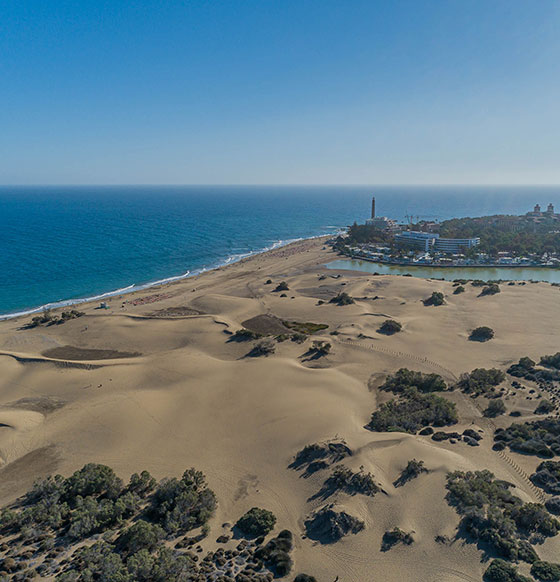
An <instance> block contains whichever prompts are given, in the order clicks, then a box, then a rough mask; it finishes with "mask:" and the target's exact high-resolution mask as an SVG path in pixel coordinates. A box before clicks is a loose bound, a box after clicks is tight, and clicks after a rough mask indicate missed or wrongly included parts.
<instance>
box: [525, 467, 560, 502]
mask: <svg viewBox="0 0 560 582" xmlns="http://www.w3.org/2000/svg"><path fill="white" fill-rule="evenodd" d="M531 481H532V482H533V483H534V484H535V485H536V486H537V487H540V488H541V489H544V490H545V491H546V492H547V493H551V494H552V495H560V461H543V462H542V463H541V464H540V465H539V466H538V467H537V470H536V471H535V472H534V473H533V474H532V475H531Z"/></svg>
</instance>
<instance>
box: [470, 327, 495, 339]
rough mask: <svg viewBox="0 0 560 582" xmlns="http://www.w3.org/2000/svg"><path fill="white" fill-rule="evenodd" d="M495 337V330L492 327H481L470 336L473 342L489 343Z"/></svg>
mask: <svg viewBox="0 0 560 582" xmlns="http://www.w3.org/2000/svg"><path fill="white" fill-rule="evenodd" d="M493 337H494V330H493V329H492V328H491V327H486V326H484V325H483V326H481V327H477V328H475V329H473V330H472V331H471V334H470V336H469V339H470V340H471V341H475V342H487V341H488V340H491V339H492V338H493Z"/></svg>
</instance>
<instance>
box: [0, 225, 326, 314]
mask: <svg viewBox="0 0 560 582" xmlns="http://www.w3.org/2000/svg"><path fill="white" fill-rule="evenodd" d="M324 228H333V227H324ZM325 235H332V233H324V234H317V235H314V236H308V237H299V238H291V239H286V240H283V239H280V240H277V241H275V242H273V243H272V244H270V245H268V246H266V247H263V248H260V249H256V250H253V251H247V252H246V253H236V254H233V255H229V256H228V257H226V258H225V259H222V260H220V261H217V262H216V263H213V264H211V265H207V266H205V267H201V268H200V269H196V270H194V271H186V272H185V273H183V274H182V275H175V276H173V277H167V278H165V279H159V280H158V281H150V282H148V283H142V284H139V285H136V284H132V285H128V286H127V287H122V288H121V289H116V290H114V291H107V292H105V293H101V294H99V295H92V296H91V297H83V298H80V299H65V300H62V301H55V302H52V303H45V304H44V305H41V306H39V307H33V308H32V309H27V310H25V311H18V312H17V313H6V314H0V321H2V320H5V319H13V318H14V317H21V316H23V315H31V314H33V313H40V312H41V311H45V310H47V309H56V308H58V307H68V306H70V305H79V304H80V303H89V302H90V301H99V300H100V299H104V298H106V297H114V296H115V295H124V294H125V293H132V292H134V291H141V290H143V289H149V288H151V287H155V286H157V285H165V284H166V283H170V282H172V281H179V280H180V279H186V278H188V277H195V276H196V275H200V274H202V273H205V272H207V271H209V270H212V269H217V268H219V267H225V266H227V265H231V264H233V263H237V262H239V261H241V260H243V259H246V258H248V257H253V256H255V255H259V254H261V253H266V252H268V251H273V250H275V249H278V248H280V247H284V246H286V245H289V244H292V243H294V242H298V241H302V240H310V239H315V238H321V237H322V236H325Z"/></svg>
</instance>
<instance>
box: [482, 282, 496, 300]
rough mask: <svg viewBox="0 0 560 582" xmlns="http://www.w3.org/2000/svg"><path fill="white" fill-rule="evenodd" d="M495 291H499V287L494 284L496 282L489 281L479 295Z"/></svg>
mask: <svg viewBox="0 0 560 582" xmlns="http://www.w3.org/2000/svg"><path fill="white" fill-rule="evenodd" d="M496 293H500V287H499V286H498V285H496V283H490V285H488V286H487V287H484V289H483V290H482V291H481V292H480V295H479V297H483V296H484V295H496Z"/></svg>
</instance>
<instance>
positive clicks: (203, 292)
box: [0, 239, 560, 582]
mask: <svg viewBox="0 0 560 582" xmlns="http://www.w3.org/2000/svg"><path fill="white" fill-rule="evenodd" d="M325 240H326V239H311V240H304V241H299V242H296V243H293V244H291V245H288V246H286V247H283V248H279V249H275V250H273V251H269V252H266V253H263V254H259V255H256V256H252V257H250V258H247V259H245V260H242V261H240V262H238V263H235V264H231V265H228V266H225V267H221V268H218V269H216V270H213V271H209V272H206V273H203V274H201V275H198V276H196V277H192V278H189V279H184V280H180V281H177V282H173V283H169V284H166V285H162V286H161V287H154V288H151V289H149V290H144V291H139V292H135V293H132V294H128V295H123V296H121V297H112V298H109V299H107V300H106V301H107V305H108V307H109V308H108V309H100V308H99V302H94V303H89V304H83V305H79V306H77V309H79V310H80V311H83V312H84V313H85V315H83V316H82V317H79V318H76V319H72V320H69V321H66V322H65V323H63V324H61V325H51V326H44V325H42V326H38V327H35V328H31V329H29V328H26V325H27V324H28V323H29V322H30V321H31V317H32V316H26V317H19V318H16V319H10V320H6V321H1V322H0V426H1V427H0V463H1V464H2V467H1V468H0V501H1V502H2V504H6V503H8V502H11V501H13V500H14V499H15V498H16V497H18V496H19V495H22V494H23V493H24V492H25V491H27V490H28V489H29V487H30V486H31V485H32V483H33V482H34V480H35V479H37V478H38V477H43V476H46V475H49V474H54V473H61V474H63V475H68V474H70V473H71V472H73V471H75V470H76V469H78V468H80V467H82V466H83V465H84V464H85V463H87V462H97V463H104V464H107V465H110V466H111V467H113V468H114V469H115V471H116V472H117V473H118V474H119V475H120V476H122V477H123V478H125V479H126V478H128V477H129V476H130V474H131V473H133V472H139V471H141V470H143V469H147V470H149V471H150V472H151V473H152V474H153V475H154V476H155V477H156V478H158V479H159V478H162V477H164V476H178V475H180V474H182V472H183V471H184V470H185V469H186V468H188V467H191V466H192V467H196V468H197V469H200V470H202V471H204V473H205V474H206V476H207V479H208V482H209V485H210V487H211V488H212V489H213V490H214V491H215V493H216V496H217V499H218V509H217V511H216V514H215V516H214V517H213V518H212V520H211V522H210V525H211V533H210V535H209V536H208V538H207V539H206V540H204V541H203V542H202V545H203V547H204V549H205V550H210V549H213V548H215V547H216V538H217V537H218V536H219V535H220V534H221V533H222V532H223V527H222V524H224V523H233V522H235V521H236V520H237V519H238V518H239V517H240V516H241V515H242V514H243V513H244V512H245V511H247V510H248V509H249V508H251V507H254V506H258V507H263V508H266V509H269V510H271V511H273V512H274V514H275V515H276V516H277V518H278V527H279V528H288V529H290V530H291V531H292V532H294V536H295V550H294V554H293V558H294V562H295V569H294V571H295V572H308V573H310V574H313V575H314V576H316V577H317V580H319V581H322V582H333V580H335V578H336V577H337V576H338V580H339V581H340V582H357V581H360V582H370V581H371V582H374V581H381V580H382V581H384V582H402V581H408V580H410V581H413V580H414V581H420V580H421V581H427V582H460V581H467V582H468V581H473V582H474V581H476V582H479V581H480V580H481V577H482V573H483V572H484V570H485V567H486V565H485V564H484V563H481V556H482V553H481V552H480V551H479V550H477V548H476V547H475V546H474V545H472V544H471V545H469V544H465V543H464V542H463V541H462V540H456V541H453V542H452V543H449V544H441V543H437V542H436V541H435V537H436V536H448V537H449V538H453V537H454V535H455V533H456V528H457V525H458V522H459V516H458V515H457V514H456V512H455V511H454V509H453V508H452V507H450V506H449V505H448V504H447V502H446V501H445V493H446V491H445V478H446V473H447V472H448V471H452V470H457V469H461V470H470V469H481V468H488V469H490V470H491V471H493V472H494V473H495V474H496V476H498V477H499V478H502V479H505V480H507V481H510V482H512V483H513V484H514V485H515V494H516V495H518V496H519V497H521V498H522V499H523V500H525V501H539V502H540V501H542V498H541V497H540V495H541V494H540V493H539V491H538V490H536V489H535V487H533V486H532V484H531V483H530V481H529V480H528V478H527V475H528V474H530V473H532V472H533V471H534V469H535V467H536V465H537V464H538V463H539V462H540V461H539V459H537V458H536V457H528V456H525V457H524V456H521V455H518V454H516V453H513V452H501V453H499V454H498V453H497V452H495V451H493V450H492V444H493V441H492V434H493V431H494V428H495V427H496V426H507V425H508V424H509V423H510V422H511V421H512V419H511V418H509V417H508V416H507V415H505V416H501V417H498V418H496V419H488V418H485V417H483V415H482V412H481V410H482V408H483V406H484V404H485V403H486V402H485V400H484V399H483V398H481V399H478V400H477V401H474V400H473V399H471V398H469V397H468V396H465V395H464V394H462V393H460V392H459V391H455V392H451V393H450V394H449V395H447V397H448V398H449V399H450V400H452V401H453V402H455V403H456V404H457V408H458V412H459V424H458V425H456V426H455V427H453V429H452V430H457V431H459V432H461V431H462V430H464V429H466V428H474V429H476V430H481V431H482V432H481V434H482V435H483V439H482V440H481V441H480V446H478V447H470V446H467V445H466V444H464V443H457V444H451V443H449V442H447V441H445V442H435V441H433V440H431V439H430V438H429V437H427V436H419V435H410V434H405V433H375V432H371V431H369V430H367V429H366V428H365V425H366V424H367V423H368V421H369V419H370V416H371V413H372V412H373V411H374V410H375V409H376V407H377V406H378V404H379V403H380V402H383V401H385V400H388V399H389V397H390V395H388V394H387V393H380V392H379V391H378V390H377V387H378V386H379V385H380V383H381V382H382V381H383V379H384V378H385V376H386V375H387V374H389V373H392V372H395V371H396V370H398V369H399V368H401V367H406V368H410V369H412V370H418V371H421V372H435V373H437V374H440V375H441V376H443V377H444V379H445V380H446V381H447V382H449V383H453V382H455V381H456V380H457V379H458V378H459V376H460V375H461V374H462V373H464V372H469V371H471V370H472V369H474V368H477V367H484V368H492V367H497V368H500V369H502V370H505V369H506V368H507V366H508V365H510V364H511V363H513V362H516V361H517V360H518V359H519V358H520V357H522V356H530V357H532V358H533V359H534V360H537V361H538V358H539V357H540V356H541V355H544V354H550V353H555V352H557V351H558V346H557V342H556V338H557V337H559V336H560V318H558V317H556V316H555V315H556V314H557V312H558V301H559V299H560V290H559V289H558V288H557V287H553V286H551V285H549V284H547V283H535V284H526V285H523V286H521V285H511V286H508V285H502V288H501V293H499V294H497V295H494V296H488V297H479V296H478V295H479V293H480V289H478V288H475V287H472V286H471V285H465V288H466V290H465V292H464V293H462V294H460V295H454V294H453V287H452V283H451V282H446V281H431V280H424V279H418V278H413V277H402V276H392V275H382V276H374V275H371V274H367V273H359V272H350V271H333V270H327V269H326V268H325V267H324V265H325V264H326V263H328V262H330V261H332V260H334V259H335V258H337V255H336V254H335V253H334V252H333V251H332V250H331V249H330V247H328V246H326V245H325ZM269 280H271V281H272V282H271V283H267V281H269ZM281 281H285V282H286V283H287V286H288V290H286V291H282V292H278V291H274V289H275V287H276V286H277V285H278V284H279V283H280V282H281ZM342 291H345V292H347V293H348V294H349V295H351V296H352V297H354V299H355V303H354V304H352V305H346V306H338V305H335V304H331V303H329V299H330V298H332V297H333V296H335V295H336V294H337V293H340V292H342ZM433 291H441V292H442V293H443V294H444V295H445V301H446V304H445V305H443V306H441V307H437V308H435V307H426V306H425V305H424V304H423V302H422V300H423V299H425V298H426V297H428V296H429V295H430V294H431V293H432V292H433ZM64 310H67V308H64V309H59V310H56V311H54V312H53V313H54V314H55V315H56V314H57V313H58V314H59V313H60V312H62V311H64ZM258 316H269V317H268V318H264V319H263V318H262V317H261V318H260V319H259V318H258ZM253 318H257V319H256V320H255V319H253ZM275 318H277V319H275ZM386 319H395V320H398V321H399V322H401V323H402V324H403V331H402V332H401V333H397V334H395V335H393V336H384V335H381V334H379V333H378V332H377V329H378V327H379V325H380V324H381V323H382V322H383V321H384V320H386ZM250 320H252V321H253V324H254V325H257V324H259V325H268V324H270V325H272V324H271V323H270V322H271V321H278V320H280V321H288V322H291V321H296V322H313V323H320V324H326V325H327V326H328V327H327V328H325V329H323V330H321V331H318V332H317V333H315V334H314V335H313V336H312V337H311V338H310V339H308V340H307V342H306V343H303V344H298V343H296V342H293V341H289V340H288V341H282V342H277V343H276V344H275V348H276V349H275V353H273V354H271V355H269V356H267V357H247V354H248V352H250V350H251V348H252V346H253V345H254V343H255V342H252V341H232V334H233V333H234V332H235V331H237V330H239V329H240V328H242V327H244V326H247V327H249V326H250V324H247V322H248V321H250ZM266 322H268V324H267V323H266ZM483 325H484V326H490V327H491V328H493V329H494V331H495V338H494V339H493V340H491V341H489V342H486V343H478V342H472V341H468V336H469V333H470V331H471V330H472V329H473V328H475V327H477V326H483ZM332 332H336V334H335V335H333V334H332ZM274 335H276V333H274ZM314 340H322V341H327V342H330V343H331V345H332V349H331V351H330V353H329V354H328V355H327V356H325V357H321V358H313V357H310V355H309V353H308V350H309V347H310V345H311V343H312V341H314ZM510 380H511V378H509V377H508V383H509V382H510ZM505 401H506V404H507V406H508V409H513V408H515V409H516V410H520V411H522V412H523V419H524V420H526V419H531V418H533V410H534V408H535V400H534V397H533V396H529V395H528V394H527V393H526V392H525V393H523V394H522V395H515V396H514V395H511V396H507V397H506V400H505ZM328 441H344V442H345V443H346V444H347V445H348V446H349V447H350V448H351V449H352V451H353V455H352V456H351V457H349V458H348V459H346V460H345V465H346V466H348V467H349V468H351V469H352V470H358V469H359V468H360V467H363V468H364V469H365V470H367V471H370V472H371V473H372V474H373V475H374V476H375V479H376V481H377V482H378V483H379V484H380V486H381V488H382V490H383V492H382V493H379V494H377V495H376V496H375V497H373V498H368V497H365V496H361V495H354V496H350V495H345V494H338V495H336V496H334V497H333V498H330V499H329V500H328V502H329V503H330V502H336V504H337V506H339V507H341V508H343V509H345V510H346V511H347V512H348V513H350V514H352V515H355V516H357V517H359V518H360V519H361V520H363V521H364V523H365V528H364V530H363V531H361V532H359V533H357V534H355V535H349V536H347V537H345V538H343V539H342V540H341V541H339V542H337V543H334V544H321V543H318V542H316V541H313V540H311V539H308V538H307V537H305V528H304V521H305V520H306V518H307V517H308V516H309V515H310V514H311V513H312V512H313V511H314V510H316V509H317V508H319V507H321V506H322V505H324V504H325V501H324V500H321V499H317V498H316V499H310V498H312V497H313V496H314V495H315V494H316V493H317V491H319V490H320V489H321V486H322V483H323V481H324V478H325V475H324V474H322V473H321V472H319V473H315V474H313V475H311V476H308V477H304V475H303V473H302V471H298V470H295V469H293V468H289V465H290V464H291V462H292V461H293V458H294V455H295V454H296V453H297V452H298V451H300V450H301V449H302V448H303V447H304V446H306V445H308V444H311V443H322V442H328ZM413 458H416V459H422V460H423V461H424V462H425V465H426V466H427V467H428V468H429V469H430V472H429V473H428V474H425V475H422V476H421V477H419V478H418V479H416V480H415V481H414V482H412V483H410V484H409V485H407V486H405V487H395V486H394V485H393V483H394V481H395V479H396V478H397V477H398V476H399V474H400V472H401V471H402V470H403V468H404V467H405V465H406V463H407V461H409V460H410V459H413ZM396 526H398V527H400V528H402V529H403V530H406V531H413V532H414V539H415V542H414V544H413V545H411V546H397V547H395V548H394V549H392V550H391V551H390V552H381V550H380V546H381V538H382V536H383V533H384V532H385V531H386V530H388V529H391V528H393V527H396ZM229 544H230V545H231V547H234V544H235V542H234V541H233V540H232V541H231V542H229ZM226 547H229V546H228V545H227V544H226ZM559 552H560V539H559V538H558V536H557V537H555V538H550V539H548V540H547V541H546V542H545V543H544V544H543V545H542V546H539V555H540V556H541V558H542V559H545V560H546V559H548V560H551V561H555V556H558V553H559ZM526 566H527V565H524V566H522V567H521V571H523V572H525V573H526V572H527V571H528V570H527V567H526ZM292 579H293V576H292V577H286V580H292Z"/></svg>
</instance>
